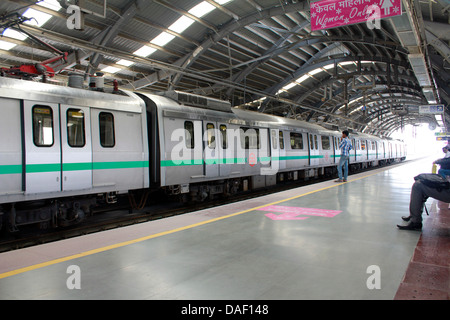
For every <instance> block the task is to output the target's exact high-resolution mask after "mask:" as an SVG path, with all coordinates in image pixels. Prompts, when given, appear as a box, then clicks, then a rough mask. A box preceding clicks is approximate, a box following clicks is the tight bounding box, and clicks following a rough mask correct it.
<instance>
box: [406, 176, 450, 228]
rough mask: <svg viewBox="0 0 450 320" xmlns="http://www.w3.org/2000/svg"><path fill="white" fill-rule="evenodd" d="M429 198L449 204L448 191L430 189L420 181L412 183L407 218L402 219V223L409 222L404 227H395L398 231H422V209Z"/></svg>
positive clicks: (449, 193) (449, 194) (449, 191)
mask: <svg viewBox="0 0 450 320" xmlns="http://www.w3.org/2000/svg"><path fill="white" fill-rule="evenodd" d="M429 197H431V198H434V199H437V200H440V201H443V202H447V203H450V189H445V188H443V189H437V188H432V187H429V186H426V185H425V184H424V183H423V182H421V181H420V180H417V181H416V182H414V184H413V186H412V189H411V199H410V202H409V217H402V219H403V220H404V221H409V224H407V225H406V226H401V225H397V227H398V228H399V229H400V230H422V212H423V207H424V205H425V201H427V199H428V198H429Z"/></svg>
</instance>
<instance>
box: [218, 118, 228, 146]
mask: <svg viewBox="0 0 450 320" xmlns="http://www.w3.org/2000/svg"><path fill="white" fill-rule="evenodd" d="M219 130H220V133H221V134H222V149H226V148H228V139H227V126H226V125H224V124H221V125H220V127H219Z"/></svg>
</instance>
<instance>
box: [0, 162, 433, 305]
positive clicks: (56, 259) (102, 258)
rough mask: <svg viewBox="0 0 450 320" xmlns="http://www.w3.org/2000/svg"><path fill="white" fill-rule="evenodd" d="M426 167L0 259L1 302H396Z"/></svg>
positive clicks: (390, 170) (380, 172) (386, 171)
mask: <svg viewBox="0 0 450 320" xmlns="http://www.w3.org/2000/svg"><path fill="white" fill-rule="evenodd" d="M430 163H431V161H430V159H424V160H420V161H414V162H407V163H404V164H400V165H393V166H390V167H385V168H381V169H376V170H373V171H370V172H365V173H361V174H356V175H351V176H349V182H347V183H335V182H333V180H330V181H326V182H321V183H318V184H314V185H310V186H305V187H300V188H296V189H292V190H288V191H283V192H279V193H275V194H272V195H268V196H264V197H259V198H255V199H250V200H246V201H242V202H238V203H231V204H228V205H224V206H221V207H216V208H211V209H207V210H201V211H196V212H192V213H188V214H184V215H181V216H177V217H171V218H168V219H164V220H159V221H153V222H149V223H143V224H139V225H134V226H129V227H125V228H121V229H114V230H109V231H104V232H100V233H96V234H91V235H86V236H82V237H78V238H73V239H67V240H63V241H59V242H56V243H49V244H44V245H41V246H36V247H32V248H25V249H20V250H15V251H10V252H6V253H2V254H0V299H170V300H172V299H189V300H191V299H208V300H211V299H212V300H215V299H217V300H222V299H225V300H228V299H233V300H235V299H250V300H259V299H288V300H289V299H368V300H371V299H388V300H390V299H393V298H394V296H395V294H396V292H397V289H398V287H399V284H400V282H401V280H402V277H403V276H404V274H405V270H406V268H407V266H408V263H409V261H410V259H411V256H412V254H413V252H414V249H415V247H416V244H417V241H418V239H419V236H420V232H411V231H401V230H398V229H397V227H396V224H398V223H401V219H400V217H401V216H402V215H405V214H408V204H409V195H410V190H411V186H412V183H413V177H414V176H415V175H417V174H418V173H421V172H426V171H428V170H429V167H430ZM269 205H271V206H272V207H268V206H269ZM280 206H283V207H280ZM302 208H308V209H302ZM270 209H272V210H270ZM311 209H314V210H311ZM277 210H278V211H277ZM286 210H288V211H286ZM305 210H306V211H305ZM321 210H322V211H321ZM323 210H325V211H323ZM329 210H335V211H339V212H338V213H337V212H331V213H330V211H329ZM282 211H284V213H283V212H282ZM272 218H278V220H276V219H275V220H274V219H272ZM305 218H306V219H305ZM425 219H426V217H425ZM73 265H74V266H77V267H78V268H79V269H78V270H79V273H78V272H75V273H73V274H72V273H70V269H68V268H69V266H73ZM371 266H376V268H378V269H377V270H378V271H379V273H378V271H377V272H375V273H373V271H372V269H370V268H371ZM368 268H369V270H368ZM78 275H79V278H76V279H79V280H80V281H79V283H80V286H81V287H80V289H69V288H68V282H69V284H70V283H76V281H75V280H74V279H75V278H73V277H75V276H78ZM374 276H377V278H376V280H374ZM378 280H379V281H378ZM374 281H375V282H376V283H378V284H379V285H380V289H376V288H375V289H370V288H369V287H370V285H369V286H368V282H369V283H375V282H374ZM69 286H70V285H69Z"/></svg>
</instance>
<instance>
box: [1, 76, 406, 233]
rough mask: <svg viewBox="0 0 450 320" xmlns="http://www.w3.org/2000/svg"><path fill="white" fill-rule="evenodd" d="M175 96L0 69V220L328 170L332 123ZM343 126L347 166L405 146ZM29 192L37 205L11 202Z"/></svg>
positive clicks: (333, 157)
mask: <svg viewBox="0 0 450 320" xmlns="http://www.w3.org/2000/svg"><path fill="white" fill-rule="evenodd" d="M179 97H180V96H178V94H177V93H173V92H172V93H170V94H168V96H162V95H161V96H160V95H151V94H142V93H133V92H123V91H121V92H120V94H111V93H104V92H96V91H89V90H84V89H77V88H70V87H61V86H55V85H51V84H44V83H37V82H31V81H24V80H17V79H9V78H4V77H1V78H0V110H1V112H2V115H1V117H0V226H1V225H2V222H3V224H7V225H8V226H9V227H10V229H16V228H17V227H18V226H20V225H25V224H32V223H42V224H43V225H44V226H47V225H49V224H50V225H51V226H53V227H55V226H60V225H68V224H71V223H74V222H78V221H81V220H82V219H83V218H84V215H85V214H86V213H88V212H89V207H90V206H92V205H95V203H96V200H95V199H96V198H98V195H100V194H101V195H104V196H105V199H108V197H110V196H111V195H114V194H117V193H127V192H129V191H130V190H146V189H147V190H148V189H160V188H163V189H165V190H166V191H167V192H168V193H170V194H175V195H181V196H182V195H189V196H190V197H191V198H196V199H204V198H205V197H207V196H213V195H214V194H229V193H234V192H237V191H238V190H246V189H248V188H258V187H264V186H267V185H273V184H276V183H277V181H281V180H285V179H297V178H308V177H312V176H318V175H323V174H332V173H334V172H335V169H336V164H337V163H338V162H339V157H340V151H339V148H338V143H339V139H340V136H341V134H340V133H339V132H336V131H330V130H326V129H324V128H323V127H321V126H319V125H315V124H311V123H306V122H302V121H296V120H292V119H287V118H281V117H276V116H271V115H267V114H261V113H257V112H250V111H245V110H240V109H235V108H231V107H230V105H229V104H228V103H226V102H222V101H218V100H215V99H209V98H204V97H196V96H191V95H185V94H182V95H181V97H183V99H181V100H183V101H187V100H190V101H191V104H192V101H193V102H194V103H193V104H195V105H197V106H187V105H185V104H184V103H183V102H181V103H180V100H179V99H178V100H174V98H175V99H177V98H179ZM199 106H200V107H199ZM350 138H351V139H352V142H353V145H354V147H355V148H354V150H353V151H352V154H351V157H350V163H351V165H353V166H360V167H366V166H371V165H376V164H378V163H380V162H382V163H384V162H391V161H395V160H400V159H404V158H405V156H406V150H405V147H404V144H403V143H402V142H400V141H395V140H384V139H380V138H377V137H374V136H369V135H364V134H351V136H350ZM33 201H34V202H36V201H41V202H42V201H43V203H44V205H43V207H42V208H36V207H33V208H32V209H29V208H27V209H23V208H18V207H20V204H22V203H33ZM1 216H3V217H1Z"/></svg>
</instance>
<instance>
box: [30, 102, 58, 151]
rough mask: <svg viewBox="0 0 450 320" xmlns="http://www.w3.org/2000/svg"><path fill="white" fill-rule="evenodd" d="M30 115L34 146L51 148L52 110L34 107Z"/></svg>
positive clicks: (52, 140) (38, 106)
mask: <svg viewBox="0 0 450 320" xmlns="http://www.w3.org/2000/svg"><path fill="white" fill-rule="evenodd" d="M32 114H33V142H34V144H35V145H36V146H37V147H51V146H52V145H53V142H54V138H53V110H52V108H50V107H47V106H40V105H35V106H34V107H33V109H32Z"/></svg>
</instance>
